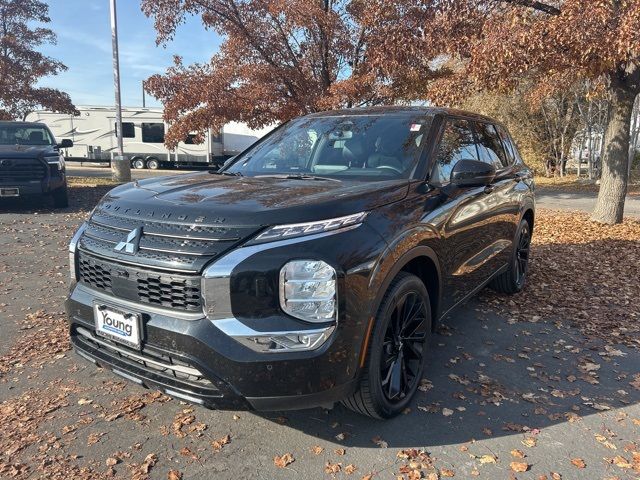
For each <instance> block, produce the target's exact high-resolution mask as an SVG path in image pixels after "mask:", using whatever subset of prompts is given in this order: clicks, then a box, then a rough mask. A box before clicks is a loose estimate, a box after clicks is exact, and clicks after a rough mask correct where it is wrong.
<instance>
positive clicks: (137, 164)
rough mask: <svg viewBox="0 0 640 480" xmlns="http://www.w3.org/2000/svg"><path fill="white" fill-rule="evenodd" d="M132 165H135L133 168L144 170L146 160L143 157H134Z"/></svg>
mask: <svg viewBox="0 0 640 480" xmlns="http://www.w3.org/2000/svg"><path fill="white" fill-rule="evenodd" d="M131 165H132V166H133V168H135V169H136V170H142V169H143V168H144V167H145V163H144V160H143V159H141V158H134V159H133V162H131Z"/></svg>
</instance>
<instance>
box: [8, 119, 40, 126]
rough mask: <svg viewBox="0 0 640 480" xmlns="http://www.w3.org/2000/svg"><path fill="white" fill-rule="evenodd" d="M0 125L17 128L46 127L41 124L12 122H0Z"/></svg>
mask: <svg viewBox="0 0 640 480" xmlns="http://www.w3.org/2000/svg"><path fill="white" fill-rule="evenodd" d="M0 125H16V126H19V127H46V125H45V124H44V123H42V122H14V121H12V120H0Z"/></svg>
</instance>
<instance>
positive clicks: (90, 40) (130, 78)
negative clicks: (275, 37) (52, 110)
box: [39, 0, 221, 106]
mask: <svg viewBox="0 0 640 480" xmlns="http://www.w3.org/2000/svg"><path fill="white" fill-rule="evenodd" d="M48 3H49V9H50V12H49V13H50V17H51V24H50V25H49V28H51V29H53V31H55V32H56V34H57V35H58V43H57V45H46V46H43V47H42V48H41V51H42V52H43V53H45V54H46V55H49V56H51V57H53V58H55V59H57V60H60V61H62V62H63V63H64V64H65V65H66V66H67V67H68V68H69V70H67V71H66V72H63V73H61V74H60V75H57V76H55V77H48V78H45V79H42V80H41V81H40V82H39V85H41V86H47V87H53V88H58V89H60V90H63V91H65V92H67V93H68V94H69V95H71V99H72V100H73V102H74V103H75V104H76V105H113V103H114V93H113V68H112V60H111V27H110V24H109V0H49V2H48ZM118 33H119V41H120V76H121V83H122V103H123V105H124V106H140V105H142V86H141V82H142V80H143V79H145V78H147V77H149V76H151V75H153V74H154V73H162V72H163V71H164V70H165V69H166V67H167V66H169V65H171V64H172V59H173V55H176V54H177V55H181V56H182V57H183V58H184V62H185V63H187V64H188V63H193V62H204V61H208V60H209V59H210V58H211V55H212V54H213V53H214V52H215V51H216V50H217V49H218V47H219V45H220V43H221V39H220V38H219V37H218V36H217V35H216V33H215V32H211V31H207V30H205V28H204V27H203V26H202V24H201V22H200V19H199V18H190V19H188V21H187V22H186V23H185V24H184V25H181V26H180V28H179V30H178V32H177V34H176V35H175V38H174V40H173V41H172V42H171V43H169V44H167V45H166V47H162V46H161V47H156V44H155V30H154V28H153V20H152V19H150V18H147V17H146V16H145V15H144V14H143V13H142V12H141V11H140V2H139V1H138V0H118ZM158 105H159V104H158V102H157V101H155V100H154V99H150V98H149V96H147V106H158Z"/></svg>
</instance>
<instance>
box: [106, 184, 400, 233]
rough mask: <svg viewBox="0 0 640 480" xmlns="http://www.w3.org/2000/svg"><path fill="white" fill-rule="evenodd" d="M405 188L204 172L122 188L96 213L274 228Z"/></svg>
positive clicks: (341, 211) (381, 200) (377, 200)
mask: <svg viewBox="0 0 640 480" xmlns="http://www.w3.org/2000/svg"><path fill="white" fill-rule="evenodd" d="M408 185H409V182H408V180H407V179H400V180H385V181H378V182H367V181H353V180H348V181H334V180H327V181H323V180H311V179H288V178H283V177H277V176H260V177H234V176H224V175H215V174H211V173H208V172H203V173H196V174H186V175H176V176H173V177H160V178H154V179H147V180H142V181H137V182H134V183H130V184H126V185H122V186H120V187H117V188H115V189H114V190H112V191H111V192H109V194H107V195H106V196H105V198H104V199H103V201H102V202H101V204H100V205H99V207H98V209H99V210H100V209H106V210H110V211H112V212H114V213H115V212H118V213H119V214H125V215H127V214H132V212H133V213H134V214H135V216H137V217H145V218H147V219H151V218H161V219H167V220H168V221H176V222H181V223H193V222H194V221H197V222H198V223H202V224H208V223H215V224H220V223H223V224H227V225H275V224H284V223H296V222H306V221H312V220H322V219H328V218H333V217H339V216H343V215H349V214H352V213H358V212H362V211H368V210H372V209H374V208H377V207H380V206H382V205H386V204H389V203H393V202H396V201H398V200H402V199H403V198H404V197H405V196H406V195H407V192H408ZM196 219H197V220H196Z"/></svg>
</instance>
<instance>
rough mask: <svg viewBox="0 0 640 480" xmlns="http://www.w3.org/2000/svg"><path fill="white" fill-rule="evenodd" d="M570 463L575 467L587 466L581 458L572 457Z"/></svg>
mask: <svg viewBox="0 0 640 480" xmlns="http://www.w3.org/2000/svg"><path fill="white" fill-rule="evenodd" d="M571 463H572V464H573V465H574V466H575V467H577V468H585V467H586V466H587V464H586V463H584V460H583V459H581V458H572V459H571Z"/></svg>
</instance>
